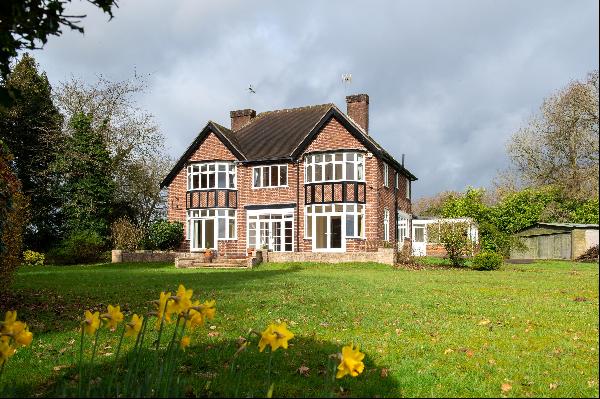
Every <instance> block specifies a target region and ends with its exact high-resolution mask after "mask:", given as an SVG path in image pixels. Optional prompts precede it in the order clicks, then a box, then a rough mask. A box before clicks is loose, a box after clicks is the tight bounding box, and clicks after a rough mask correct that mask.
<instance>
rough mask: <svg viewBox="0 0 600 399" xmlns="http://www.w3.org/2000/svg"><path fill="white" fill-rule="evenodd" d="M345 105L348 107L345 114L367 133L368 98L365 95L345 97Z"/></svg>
mask: <svg viewBox="0 0 600 399" xmlns="http://www.w3.org/2000/svg"><path fill="white" fill-rule="evenodd" d="M346 105H347V107H348V108H347V109H348V110H347V111H346V114H347V115H348V116H349V117H350V118H352V120H354V122H356V123H357V124H358V125H359V126H360V127H362V128H363V129H364V130H365V132H367V133H369V96H368V95H367V94H354V95H352V96H347V97H346Z"/></svg>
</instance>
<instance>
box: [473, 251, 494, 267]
mask: <svg viewBox="0 0 600 399" xmlns="http://www.w3.org/2000/svg"><path fill="white" fill-rule="evenodd" d="M501 265H502V255H500V254H499V253H497V252H489V251H483V252H480V253H478V254H477V255H475V256H474V257H473V263H472V264H471V268H472V269H473V270H498V269H500V266H501Z"/></svg>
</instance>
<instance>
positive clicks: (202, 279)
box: [0, 264, 303, 332]
mask: <svg viewBox="0 0 600 399" xmlns="http://www.w3.org/2000/svg"><path fill="white" fill-rule="evenodd" d="M141 266H142V265H141V264H140V265H135V264H127V266H125V267H123V266H114V265H112V264H109V265H104V266H89V267H86V268H84V269H82V268H77V269H74V268H73V269H69V266H65V271H64V272H63V271H53V273H55V274H56V275H54V276H51V275H48V273H43V275H41V276H39V277H37V278H42V279H43V280H42V281H40V282H39V283H37V282H34V283H32V282H31V281H30V282H29V284H32V285H34V286H36V288H35V289H34V288H24V289H20V290H13V291H11V292H9V293H7V294H5V295H4V296H3V297H2V298H0V299H1V301H0V303H2V308H3V309H6V310H11V309H17V310H18V311H19V317H20V319H22V320H26V321H27V323H28V325H29V326H30V327H31V329H32V330H35V331H37V332H48V331H64V330H68V329H72V328H75V327H77V325H78V322H79V320H80V318H81V316H82V314H83V311H84V310H85V309H90V310H92V311H95V310H98V311H101V312H102V311H104V310H105V308H106V305H107V304H108V303H112V304H117V303H119V304H121V310H123V311H130V310H131V311H133V312H139V311H140V308H141V307H142V306H144V307H147V306H148V301H150V300H152V299H158V296H159V294H160V292H161V291H172V292H173V291H175V290H176V289H177V286H178V285H179V284H184V285H185V286H186V287H187V288H191V289H194V291H196V292H203V293H208V294H209V295H208V296H209V297H210V296H212V294H214V292H215V291H226V290H237V291H240V290H241V289H240V288H245V289H248V288H249V287H250V286H252V285H255V284H259V283H260V282H261V281H263V280H273V279H277V278H278V277H281V276H284V275H287V274H290V273H295V272H298V271H301V270H303V267H302V266H300V265H293V266H290V267H286V268H277V269H273V268H263V267H259V268H257V269H239V270H237V269H235V270H209V271H208V272H206V271H204V270H202V271H200V272H199V273H193V272H191V271H190V272H184V273H181V271H180V270H177V269H174V267H173V266H172V265H166V264H157V265H151V267H150V269H151V270H152V271H154V269H158V270H160V271H159V272H158V273H154V272H152V273H148V264H144V267H141ZM27 277H28V278H36V277H35V275H34V276H27ZM42 287H44V288H42ZM124 294H127V295H126V297H127V298H128V300H129V301H128V302H126V303H124V302H123V296H124Z"/></svg>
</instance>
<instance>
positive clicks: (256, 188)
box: [252, 186, 290, 190]
mask: <svg viewBox="0 0 600 399" xmlns="http://www.w3.org/2000/svg"><path fill="white" fill-rule="evenodd" d="M269 188H290V186H268V187H254V186H253V187H252V190H262V189H269Z"/></svg>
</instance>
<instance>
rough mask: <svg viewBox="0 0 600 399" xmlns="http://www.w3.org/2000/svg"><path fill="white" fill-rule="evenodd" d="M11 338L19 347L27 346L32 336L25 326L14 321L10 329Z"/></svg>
mask: <svg viewBox="0 0 600 399" xmlns="http://www.w3.org/2000/svg"><path fill="white" fill-rule="evenodd" d="M12 338H13V340H14V341H15V342H16V343H17V344H18V345H20V346H28V345H29V344H31V340H32V339H33V334H32V333H31V332H29V330H28V329H27V324H25V323H23V322H21V321H16V322H14V324H13V327H12Z"/></svg>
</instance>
